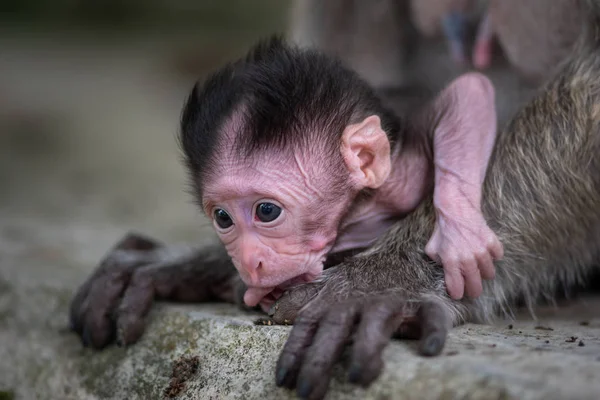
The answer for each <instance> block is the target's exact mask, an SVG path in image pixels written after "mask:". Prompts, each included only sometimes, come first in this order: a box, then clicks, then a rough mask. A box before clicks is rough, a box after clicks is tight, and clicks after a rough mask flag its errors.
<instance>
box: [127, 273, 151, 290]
mask: <svg viewBox="0 0 600 400" xmlns="http://www.w3.org/2000/svg"><path fill="white" fill-rule="evenodd" d="M152 284H153V276H152V273H151V271H150V270H148V269H146V268H140V269H137V270H135V271H134V272H133V274H132V275H131V280H130V285H135V286H138V287H148V286H151V285H152Z"/></svg>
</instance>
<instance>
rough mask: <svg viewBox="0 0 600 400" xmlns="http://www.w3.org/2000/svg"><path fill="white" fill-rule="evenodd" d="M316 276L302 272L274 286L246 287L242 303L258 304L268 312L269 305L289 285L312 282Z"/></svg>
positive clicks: (250, 305) (248, 304) (251, 305)
mask: <svg viewBox="0 0 600 400" xmlns="http://www.w3.org/2000/svg"><path fill="white" fill-rule="evenodd" d="M316 278H317V276H316V275H314V274H311V273H304V274H302V275H298V276H296V277H294V278H292V279H288V280H287V281H285V282H283V283H281V284H279V285H277V286H275V287H248V290H246V293H245V294H244V303H246V305H247V306H249V307H254V306H256V305H260V308H261V309H262V310H263V311H264V312H268V311H269V309H270V308H271V306H272V305H273V304H274V303H275V302H276V301H277V300H278V299H279V298H280V297H281V296H282V295H283V293H284V292H285V290H286V289H287V288H289V287H291V286H294V285H298V284H302V283H307V282H312V281H314V280H315V279H316Z"/></svg>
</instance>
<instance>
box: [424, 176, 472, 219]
mask: <svg viewBox="0 0 600 400" xmlns="http://www.w3.org/2000/svg"><path fill="white" fill-rule="evenodd" d="M433 204H434V206H435V208H436V209H437V210H438V211H443V212H445V213H450V214H452V215H454V214H456V213H459V214H464V213H465V212H474V211H476V212H481V191H480V190H476V189H474V188H473V187H472V186H470V185H460V184H459V185H457V184H456V183H454V182H448V183H441V182H440V184H439V185H437V186H436V187H435V189H434V194H433Z"/></svg>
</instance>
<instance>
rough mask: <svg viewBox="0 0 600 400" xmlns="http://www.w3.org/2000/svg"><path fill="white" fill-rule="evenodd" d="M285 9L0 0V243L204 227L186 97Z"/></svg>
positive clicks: (184, 233)
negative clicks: (186, 157)
mask: <svg viewBox="0 0 600 400" xmlns="http://www.w3.org/2000/svg"><path fill="white" fill-rule="evenodd" d="M288 7H289V2H288V1H284V0H252V1H246V0H226V1H223V0H220V1H214V0H204V1H196V0H168V1H167V0H145V1H137V0H104V1H98V0H57V1H43V0H2V1H0V221H1V222H0V224H1V226H2V232H3V233H2V235H3V236H4V239H5V240H4V242H5V244H6V240H8V239H10V237H14V238H16V239H19V238H18V236H19V231H20V230H22V229H24V228H23V227H24V226H31V227H33V226H36V227H38V228H39V229H35V230H37V232H38V234H41V233H40V232H42V231H44V228H43V226H44V225H45V226H46V227H47V228H48V227H51V228H50V229H47V230H48V231H49V232H50V233H51V235H55V236H56V235H58V236H60V235H64V234H66V235H69V236H74V237H79V238H81V240H83V241H88V240H87V239H83V237H82V236H81V235H83V234H84V232H89V234H92V235H94V234H98V233H99V232H102V231H103V230H106V229H108V231H110V232H111V233H110V234H108V235H109V236H111V237H112V238H111V239H107V240H108V242H103V243H102V244H99V245H100V246H103V247H104V249H107V246H110V245H111V244H112V242H113V241H115V240H116V239H118V236H120V234H119V233H115V231H119V232H120V231H121V230H128V229H137V230H140V231H143V232H148V233H149V234H152V235H156V236H158V237H168V238H169V239H170V240H177V239H178V238H179V239H182V240H189V239H190V238H192V237H195V236H197V235H198V232H199V230H200V229H202V228H201V225H202V221H203V220H202V219H201V217H200V215H199V212H198V211H197V210H196V208H195V206H194V205H193V204H192V201H191V200H192V199H191V196H189V195H188V194H187V193H186V191H185V189H186V185H185V176H184V174H183V168H182V166H181V164H180V159H179V149H178V147H177V143H176V141H175V135H176V133H177V129H178V121H179V114H180V111H181V107H182V105H183V101H184V99H185V97H186V96H187V94H188V92H189V90H190V89H191V87H192V85H193V83H194V82H195V81H196V80H197V79H198V78H199V77H201V76H202V75H204V74H205V73H207V72H209V71H211V70H213V69H214V68H215V67H217V66H219V65H220V64H222V63H223V62H225V61H227V60H230V59H232V58H234V57H236V56H238V55H239V54H241V53H243V52H244V51H245V50H246V49H247V47H248V46H249V45H250V44H251V43H253V42H254V41H255V40H256V39H257V38H259V37H261V36H264V35H266V34H270V33H273V32H282V33H283V32H284V31H285V27H286V19H287V14H288ZM194 216H197V218H196V219H194ZM69 232H71V233H70V234H69ZM115 235H116V236H115ZM6 236H8V238H7V237H6ZM29 239H31V238H29ZM96 256H99V254H96Z"/></svg>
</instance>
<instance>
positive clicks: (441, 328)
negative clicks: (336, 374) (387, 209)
mask: <svg viewBox="0 0 600 400" xmlns="http://www.w3.org/2000/svg"><path fill="white" fill-rule="evenodd" d="M434 223H435V212H434V210H433V206H432V204H431V199H429V200H428V201H427V202H426V204H425V205H424V206H421V207H420V208H418V209H417V210H416V211H415V212H413V213H412V214H410V215H409V216H408V217H407V218H406V219H405V220H404V221H402V222H400V223H398V224H397V225H396V226H395V227H393V228H392V229H391V230H390V231H389V232H387V233H386V234H385V235H384V236H383V237H382V238H381V239H380V240H378V242H377V243H376V244H375V245H374V247H373V248H372V249H370V250H367V251H366V252H364V253H362V254H359V255H357V256H356V257H353V258H350V259H348V260H346V261H345V262H344V263H343V264H341V265H339V266H336V267H332V268H330V269H328V270H325V272H324V274H323V277H322V278H321V279H318V280H317V281H315V282H313V283H307V284H303V285H300V286H296V287H294V288H291V289H289V290H288V291H286V292H285V293H284V294H283V296H282V297H281V298H280V299H279V300H278V301H277V302H276V303H275V305H274V306H273V307H272V309H271V312H270V314H272V318H273V319H274V320H275V322H277V323H282V322H285V320H289V321H293V323H294V326H293V328H292V332H291V334H290V336H289V338H288V340H287V342H286V344H285V346H284V348H283V350H282V352H281V354H280V357H279V361H278V364H277V368H276V381H277V384H278V385H279V386H285V387H287V388H290V389H291V388H297V391H298V394H299V395H300V396H301V397H303V398H311V399H313V398H314V399H319V398H322V397H323V396H324V394H325V392H326V391H327V387H328V384H329V380H330V378H331V373H332V369H333V366H334V365H335V364H336V363H337V361H338V360H339V359H340V357H341V355H342V352H343V350H344V347H345V346H346V345H347V344H348V342H349V341H352V342H353V345H351V353H350V354H351V360H350V369H349V375H348V378H349V380H350V381H351V382H354V383H359V384H361V385H363V386H367V385H369V384H370V383H371V382H372V381H373V380H374V379H375V378H377V376H378V375H379V374H380V372H381V370H382V367H383V360H382V353H383V350H384V349H385V346H386V345H387V344H388V343H389V341H390V339H391V338H392V336H396V337H401V338H410V339H421V342H420V347H419V351H420V353H421V354H423V355H430V356H432V355H437V354H439V353H440V352H441V351H442V349H443V347H444V343H445V339H446V336H447V333H448V331H449V329H450V328H451V327H452V324H453V323H457V322H459V321H460V320H461V318H462V317H464V315H465V311H466V308H465V307H464V306H463V305H462V304H461V303H459V302H456V301H454V300H452V299H450V298H449V297H448V295H447V294H446V290H445V287H444V274H443V271H442V270H441V269H440V268H439V266H437V265H435V264H434V263H432V262H431V261H430V260H429V259H428V258H427V256H426V255H425V254H424V253H423V248H424V246H425V243H426V241H427V238H428V237H429V236H430V235H431V232H432V230H433V226H434Z"/></svg>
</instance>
